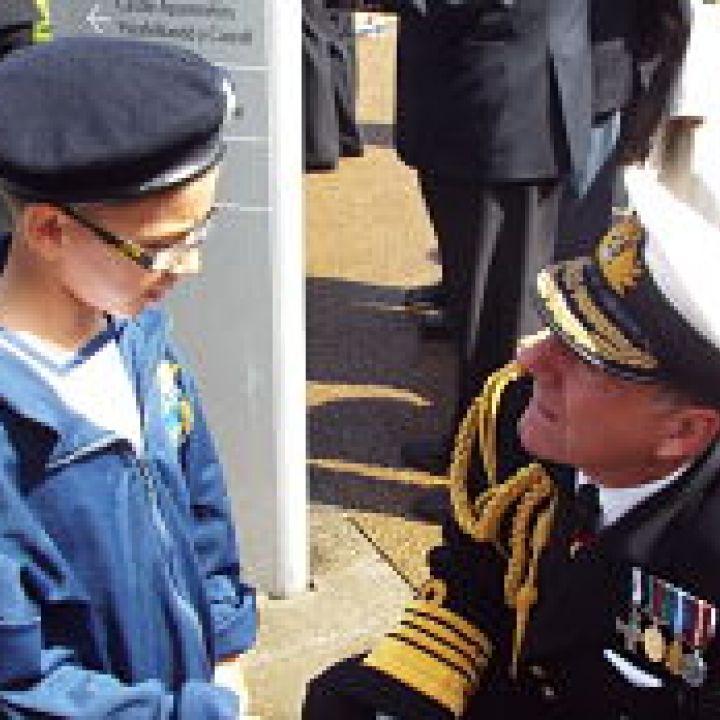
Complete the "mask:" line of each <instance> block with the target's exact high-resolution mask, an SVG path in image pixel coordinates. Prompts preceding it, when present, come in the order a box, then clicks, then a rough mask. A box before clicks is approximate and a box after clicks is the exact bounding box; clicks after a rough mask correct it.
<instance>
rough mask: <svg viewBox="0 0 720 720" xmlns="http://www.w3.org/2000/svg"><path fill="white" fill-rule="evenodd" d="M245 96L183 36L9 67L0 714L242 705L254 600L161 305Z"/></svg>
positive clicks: (191, 253) (183, 260) (185, 256)
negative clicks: (240, 667) (177, 42)
mask: <svg viewBox="0 0 720 720" xmlns="http://www.w3.org/2000/svg"><path fill="white" fill-rule="evenodd" d="M230 95H231V94H230V92H229V90H228V84H227V81H225V80H223V78H222V77H220V73H219V72H218V70H217V69H216V68H214V67H213V66H211V65H210V64H209V63H207V62H205V61H204V60H202V59H201V58H199V57H197V56H196V55H194V54H193V53H190V52H187V51H184V50H181V49H179V48H177V47H173V46H170V45H162V44H153V43H146V42H139V41H129V40H119V39H113V40H109V39H102V38H100V39H98V38H72V39H63V40H57V41H54V42H51V43H47V44H43V45H38V46H35V47H31V48H27V49H23V50H19V51H17V52H16V53H14V54H12V55H11V56H9V57H8V58H7V59H6V60H4V61H3V63H1V64H0V97H2V98H3V101H2V104H0V182H1V184H2V185H1V187H2V190H3V192H4V194H5V195H6V197H7V200H8V204H9V206H10V208H11V210H12V215H13V219H14V229H13V232H12V239H10V238H6V239H5V240H3V241H2V251H1V252H0V256H1V257H2V264H3V265H4V269H3V271H2V275H0V397H1V399H0V716H2V717H12V718H15V717H19V718H25V717H28V718H29V717H33V718H34V717H44V718H45V717H63V718H81V717H82V718H93V719H95V718H105V717H113V718H123V719H125V718H128V719H129V718H133V719H135V718H151V717H152V718H171V717H172V718H183V719H185V718H187V719H188V720H190V719H192V720H199V719H200V718H235V717H238V716H239V715H240V714H241V713H242V712H243V711H242V709H241V706H242V702H241V700H242V698H241V696H240V694H238V693H235V692H232V690H235V689H237V690H238V691H239V690H240V688H239V682H240V677H239V671H237V657H238V656H239V654H240V653H242V652H243V651H244V650H246V649H247V648H248V647H249V646H250V645H251V644H252V643H253V641H254V635H255V601H254V593H253V591H252V589H251V588H250V587H249V586H248V585H246V584H245V583H244V582H243V581H242V579H241V577H240V570H239V562H238V557H237V551H236V543H235V535H234V529H233V525H232V521H231V518H230V508H229V502H228V497H227V494H226V490H225V487H224V483H223V478H222V473H221V470H220V467H219V464H218V459H217V456H216V453H215V449H214V447H213V442H212V440H211V437H210V434H209V432H208V429H207V427H206V425H205V421H204V419H203V414H202V411H201V408H200V405H199V403H198V398H197V394H196V389H195V385H194V384H193V380H192V379H191V377H190V376H189V375H188V372H187V371H186V369H185V367H184V366H183V364H182V362H181V360H180V359H179V357H178V355H177V353H176V351H175V349H174V346H173V344H172V342H171V340H170V338H169V335H168V327H167V324H166V321H165V319H164V316H163V314H162V313H161V312H160V311H159V310H158V309H156V308H154V307H152V305H153V303H155V301H158V300H160V298H161V297H162V296H163V295H164V294H165V293H166V292H167V291H168V290H169V289H170V287H171V286H172V285H173V284H174V283H175V281H176V280H177V279H178V278H180V277H181V276H185V275H192V274H194V273H196V272H197V271H198V268H199V254H200V247H199V243H200V242H201V241H202V240H203V239H204V237H205V234H206V231H207V226H208V222H209V220H210V217H211V215H212V212H213V209H214V208H213V194H214V191H215V184H216V180H217V175H218V165H219V162H220V159H221V157H222V155H223V143H222V139H221V135H220V132H221V126H222V123H223V120H224V117H225V115H226V111H227V108H228V106H229V102H228V101H229V99H230ZM218 668H220V670H218ZM236 671H237V672H238V677H237V678H236V677H235V672H236ZM214 672H215V676H216V680H217V678H218V675H220V676H223V677H224V680H223V681H220V680H218V681H217V682H215V683H214V682H213V673H214ZM228 676H229V680H228ZM221 682H224V683H225V684H226V685H230V686H232V688H231V689H228V688H226V687H222V686H221V684H220V683H221ZM236 683H237V684H236Z"/></svg>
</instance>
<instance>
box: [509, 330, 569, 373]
mask: <svg viewBox="0 0 720 720" xmlns="http://www.w3.org/2000/svg"><path fill="white" fill-rule="evenodd" d="M564 349H565V348H564V346H563V344H562V341H561V340H560V339H559V338H558V337H557V335H555V334H554V333H553V332H551V331H550V330H549V329H545V330H543V331H542V332H540V333H538V334H537V335H535V336H533V337H531V338H529V339H528V340H527V341H521V343H520V345H519V347H518V351H517V354H516V358H515V359H516V361H517V363H518V365H520V367H521V368H522V369H523V370H524V371H525V372H527V373H528V374H530V375H533V376H537V375H539V374H542V373H547V372H549V371H553V372H557V371H558V370H559V369H560V367H561V361H562V356H563V351H564Z"/></svg>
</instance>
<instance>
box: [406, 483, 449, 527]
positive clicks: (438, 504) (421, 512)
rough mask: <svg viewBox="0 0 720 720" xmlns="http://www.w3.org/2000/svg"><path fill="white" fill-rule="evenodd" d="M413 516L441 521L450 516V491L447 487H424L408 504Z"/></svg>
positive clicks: (431, 520)
mask: <svg viewBox="0 0 720 720" xmlns="http://www.w3.org/2000/svg"><path fill="white" fill-rule="evenodd" d="M410 512H411V514H412V517H413V518H417V519H418V520H425V521H427V522H434V523H441V522H444V521H445V520H446V519H447V518H449V517H451V516H452V514H453V513H452V505H451V504H450V492H449V490H448V488H447V487H432V488H425V489H423V491H422V495H419V496H418V498H417V499H416V500H414V501H413V503H412V504H411V505H410Z"/></svg>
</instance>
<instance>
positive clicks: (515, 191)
mask: <svg viewBox="0 0 720 720" xmlns="http://www.w3.org/2000/svg"><path fill="white" fill-rule="evenodd" d="M419 181H420V188H421V191H422V195H423V199H424V201H425V205H426V207H427V210H428V214H429V215H430V220H431V222H432V225H433V228H434V230H435V233H436V235H437V241H438V249H439V254H440V260H441V264H442V271H443V283H444V284H445V286H446V288H447V292H448V297H449V302H448V312H449V314H450V316H451V317H454V318H456V321H457V324H458V327H459V332H458V358H459V363H458V415H459V416H460V415H462V414H464V412H465V410H466V409H467V407H468V405H469V404H470V402H471V401H472V400H473V399H474V398H475V396H476V395H477V394H478V393H479V392H480V390H481V389H482V386H483V384H484V382H485V379H486V378H487V376H488V375H489V374H490V373H492V372H493V371H494V370H496V369H497V368H499V367H501V366H502V365H504V364H505V363H507V362H508V361H510V360H511V359H512V358H513V357H514V354H515V348H516V345H517V340H518V338H520V337H522V336H523V335H525V334H528V333H531V332H535V331H536V330H538V329H539V328H540V321H539V319H538V317H537V313H536V311H535V307H534V301H533V299H532V288H533V287H534V284H535V277H536V275H537V273H538V271H539V270H540V268H541V267H543V266H544V265H546V264H547V263H548V262H549V261H550V260H551V258H552V253H553V248H554V245H555V238H556V233H557V217H558V204H559V197H560V185H559V184H558V183H557V182H554V181H548V182H544V183H532V184H531V183H473V182H468V181H464V180H463V181H458V180H455V179H447V178H444V177H438V176H437V175H434V174H432V173H428V172H420V173H419Z"/></svg>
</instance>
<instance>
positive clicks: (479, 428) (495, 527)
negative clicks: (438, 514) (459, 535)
mask: <svg viewBox="0 0 720 720" xmlns="http://www.w3.org/2000/svg"><path fill="white" fill-rule="evenodd" d="M520 375H521V369H520V368H519V366H518V365H516V364H515V363H511V364H510V365H508V366H506V367H505V368H502V369H501V370H499V371H497V372H496V373H494V374H493V375H492V376H491V377H490V378H489V379H488V381H487V383H486V384H485V387H484V389H483V392H482V394H481V395H479V396H478V397H477V398H476V400H475V401H474V402H473V404H472V405H471V406H470V408H469V409H468V411H467V413H466V414H465V417H464V418H463V421H462V423H461V424H460V428H459V430H458V433H457V435H456V438H455V448H454V451H453V458H452V462H451V465H450V471H449V474H448V485H449V488H450V499H451V502H452V506H453V511H454V515H455V520H456V521H457V523H458V525H459V526H460V528H461V529H462V530H463V532H465V533H466V534H467V535H469V536H470V537H471V538H472V539H474V540H475V541H477V542H493V543H495V544H496V546H498V548H499V549H500V550H501V551H502V544H501V542H500V538H499V533H500V529H501V524H502V522H503V519H504V518H505V517H507V516H508V514H509V513H510V512H511V511H514V515H513V519H512V527H511V531H510V539H509V560H508V565H507V570H506V573H505V578H504V583H505V586H504V587H505V602H506V604H507V605H508V607H511V608H515V611H516V620H515V631H514V638H513V655H512V664H511V669H510V671H511V674H512V675H513V677H514V676H515V675H516V673H517V663H518V658H519V655H520V650H521V648H522V642H523V639H524V636H525V630H526V628H527V624H528V620H529V617H530V611H531V609H532V607H533V606H534V605H535V603H536V602H537V595H538V591H537V585H536V583H537V571H538V564H539V562H540V556H541V554H542V551H543V549H544V548H545V545H546V544H547V541H548V538H549V537H550V530H551V528H552V521H553V518H554V515H555V507H556V502H557V494H556V489H555V486H554V484H553V481H552V479H551V478H550V477H549V476H548V474H547V473H546V472H545V470H544V468H543V467H542V466H541V465H540V464H539V463H531V464H530V465H528V466H527V467H524V468H522V469H520V470H518V471H517V472H516V473H515V474H514V475H513V476H512V477H510V478H508V479H507V480H506V481H505V482H503V483H500V484H497V476H496V473H497V450H496V447H497V446H496V431H497V416H498V408H499V406H500V400H501V398H502V393H503V392H504V390H505V388H506V387H507V385H508V384H509V383H510V382H512V381H514V380H516V379H517V378H518V377H519V376H520ZM476 437H477V439H478V442H479V444H480V449H481V451H482V453H483V455H482V460H483V463H484V465H485V472H486V476H487V479H488V484H489V487H488V489H487V490H486V491H485V492H483V493H481V494H480V495H479V496H478V497H477V499H476V500H475V501H474V502H473V501H471V500H470V497H469V495H468V489H467V477H468V471H469V468H470V460H471V457H472V449H473V442H474V440H475V438H476Z"/></svg>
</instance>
